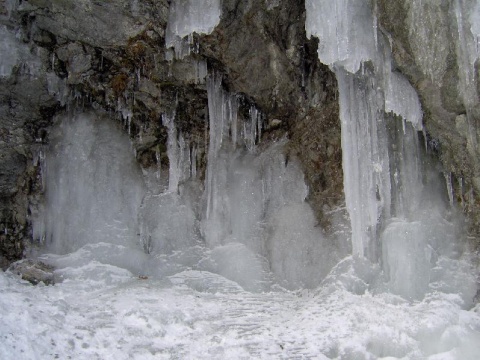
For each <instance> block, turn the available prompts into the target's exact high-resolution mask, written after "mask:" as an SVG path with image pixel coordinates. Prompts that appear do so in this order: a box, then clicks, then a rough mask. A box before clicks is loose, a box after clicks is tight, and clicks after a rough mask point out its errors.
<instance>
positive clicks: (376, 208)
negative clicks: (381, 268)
mask: <svg viewBox="0 0 480 360" xmlns="http://www.w3.org/2000/svg"><path fill="white" fill-rule="evenodd" d="M306 9H307V19H306V31H307V34H308V35H309V36H312V35H314V36H317V37H318V38H319V39H320V43H319V50H318V54H319V58H320V60H321V61H322V62H323V63H325V64H328V65H329V66H330V67H331V68H332V69H333V70H334V71H335V73H336V75H337V79H338V86H339V93H340V117H341V126H342V149H343V170H344V188H345V198H346V204H347V209H348V212H349V214H350V218H351V224H352V246H353V253H354V255H356V256H359V257H364V256H365V257H368V258H370V259H372V260H378V257H379V253H378V252H379V251H380V247H379V245H378V235H379V234H377V231H378V230H379V228H380V227H381V226H382V224H383V223H384V222H385V220H386V219H388V218H390V217H391V216H392V210H394V215H395V216H398V215H404V214H400V213H401V212H402V210H401V209H404V208H405V207H402V206H401V203H402V202H403V200H402V199H403V197H402V196H400V200H399V196H398V194H403V192H402V191H404V190H403V188H405V187H406V184H405V183H404V182H403V183H402V182H401V181H399V179H401V178H402V176H403V175H402V173H403V170H402V169H403V168H404V167H405V163H404V162H402V161H397V162H395V161H394V162H391V160H392V159H391V158H393V155H391V149H390V144H389V141H388V137H389V135H388V133H389V132H388V126H390V125H389V124H388V123H387V120H386V119H385V113H389V112H393V113H394V114H396V115H399V116H400V117H402V118H403V120H404V121H409V122H410V123H411V124H412V125H413V127H414V128H415V129H417V130H420V129H422V121H421V119H422V111H421V107H420V102H419V100H418V96H417V94H416V92H415V91H414V89H413V88H412V86H411V85H410V84H409V83H408V81H407V80H406V79H405V78H404V77H403V76H401V75H400V74H397V73H393V72H392V71H391V65H390V62H391V54H390V48H389V47H388V44H386V43H385V41H384V40H383V38H382V37H379V36H378V35H379V34H377V21H376V18H375V17H374V16H373V14H372V8H371V5H370V1H367V0H360V1H358V0H355V1H354V0H340V1H328V0H307V1H306ZM404 132H407V130H406V129H405V126H404ZM402 149H403V150H405V151H406V152H405V153H402V154H401V156H400V159H399V160H401V159H403V158H415V155H414V154H413V153H412V154H410V153H409V152H411V151H410V150H409V149H407V148H406V147H405V148H402ZM413 149H415V147H413ZM412 151H414V150H412ZM389 153H390V155H389ZM408 173H409V172H408ZM409 174H410V173H409ZM403 177H404V176H403ZM392 181H393V182H394V184H393V185H392ZM400 183H402V184H403V185H402V186H401V187H402V189H399V188H400V186H399V184H400ZM395 184H396V185H395ZM392 189H393V190H395V191H396V190H397V189H399V193H398V194H397V193H393V194H392ZM392 201H393V202H392ZM406 208H409V206H407V207H406Z"/></svg>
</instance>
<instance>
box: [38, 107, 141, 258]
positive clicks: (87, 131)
mask: <svg viewBox="0 0 480 360" xmlns="http://www.w3.org/2000/svg"><path fill="white" fill-rule="evenodd" d="M59 122H60V124H59V125H58V126H57V128H56V129H55V131H54V132H52V136H51V139H52V146H51V148H50V149H49V150H48V151H47V152H46V160H45V164H46V169H45V170H44V173H45V181H46V202H45V209H44V210H43V211H41V216H40V218H38V219H36V221H34V224H33V237H34V239H39V240H41V241H43V242H44V243H45V246H46V247H47V248H48V249H50V251H53V252H57V253H67V252H70V251H74V250H78V249H79V248H80V247H82V246H83V245H86V244H90V243H98V242H111V243H113V244H119V245H128V246H138V247H140V241H139V239H138V237H137V234H138V225H137V213H138V210H139V207H140V203H141V201H142V197H143V194H144V185H143V178H142V174H141V171H140V169H139V167H138V165H137V164H136V162H135V158H134V157H133V154H132V151H131V148H130V142H129V140H128V137H127V136H126V135H125V134H123V133H122V131H121V130H120V129H119V128H117V127H115V126H114V125H113V124H111V123H110V121H109V120H107V119H105V118H104V115H103V116H102V115H99V114H84V115H78V116H75V117H74V118H73V119H68V118H67V117H65V118H63V119H59ZM69 139H75V141H71V140H69Z"/></svg>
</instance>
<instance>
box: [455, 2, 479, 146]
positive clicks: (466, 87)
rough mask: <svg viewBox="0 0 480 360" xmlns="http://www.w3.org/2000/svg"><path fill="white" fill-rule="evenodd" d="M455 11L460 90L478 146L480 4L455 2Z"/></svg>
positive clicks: (474, 144)
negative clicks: (473, 112)
mask: <svg viewBox="0 0 480 360" xmlns="http://www.w3.org/2000/svg"><path fill="white" fill-rule="evenodd" d="M453 11H454V13H455V18H456V22H457V28H458V40H457V41H456V47H457V49H456V52H457V59H458V60H457V62H458V78H459V85H458V90H459V92H460V94H461V96H462V98H463V103H464V104H465V107H466V110H467V121H468V126H469V135H470V139H469V140H470V142H471V144H472V145H473V146H475V147H476V146H478V141H477V136H476V126H475V123H474V120H473V119H472V116H471V113H472V110H473V108H474V107H475V105H476V104H478V95H479V94H478V91H477V89H478V88H477V82H476V79H475V63H476V62H477V61H478V60H479V59H480V3H479V2H478V1H474V0H455V1H454V3H453Z"/></svg>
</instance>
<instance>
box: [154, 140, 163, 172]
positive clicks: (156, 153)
mask: <svg viewBox="0 0 480 360" xmlns="http://www.w3.org/2000/svg"><path fill="white" fill-rule="evenodd" d="M155 159H156V160H157V172H156V176H157V180H160V178H161V175H162V162H161V158H160V148H159V147H158V146H157V148H156V149H155Z"/></svg>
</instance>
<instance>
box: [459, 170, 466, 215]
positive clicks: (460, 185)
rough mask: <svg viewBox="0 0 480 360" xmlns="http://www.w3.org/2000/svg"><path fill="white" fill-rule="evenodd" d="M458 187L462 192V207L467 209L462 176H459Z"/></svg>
mask: <svg viewBox="0 0 480 360" xmlns="http://www.w3.org/2000/svg"><path fill="white" fill-rule="evenodd" d="M458 189H459V193H460V205H461V206H462V209H463V210H465V199H464V194H463V178H461V177H459V178H458Z"/></svg>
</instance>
